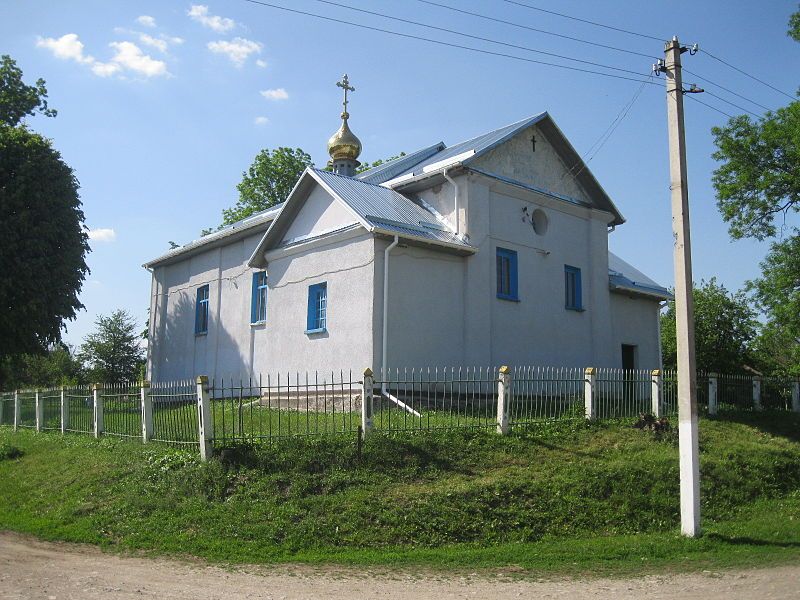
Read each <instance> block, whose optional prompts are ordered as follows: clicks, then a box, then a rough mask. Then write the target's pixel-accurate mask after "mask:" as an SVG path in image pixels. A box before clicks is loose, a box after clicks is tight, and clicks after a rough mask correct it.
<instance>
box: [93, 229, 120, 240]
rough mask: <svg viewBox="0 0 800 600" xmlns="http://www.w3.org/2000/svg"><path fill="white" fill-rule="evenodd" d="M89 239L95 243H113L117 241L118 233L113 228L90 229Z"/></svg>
mask: <svg viewBox="0 0 800 600" xmlns="http://www.w3.org/2000/svg"><path fill="white" fill-rule="evenodd" d="M89 239H90V240H92V241H95V242H113V241H114V240H116V239H117V232H116V231H114V230H113V229H111V228H104V227H100V228H98V229H90V230H89Z"/></svg>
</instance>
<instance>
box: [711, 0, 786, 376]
mask: <svg viewBox="0 0 800 600" xmlns="http://www.w3.org/2000/svg"><path fill="white" fill-rule="evenodd" d="M788 34H789V35H790V36H791V37H792V38H794V39H795V40H797V41H798V42H800V11H797V12H795V13H794V14H793V15H792V16H791V17H790V19H789V31H788ZM712 133H713V135H714V143H715V144H716V147H717V149H716V151H715V152H714V154H713V156H714V158H715V159H716V160H718V161H720V162H721V165H720V166H719V167H718V168H717V169H716V171H715V172H714V177H713V182H714V187H715V189H716V193H717V206H718V207H719V210H720V212H721V213H722V216H723V218H724V219H725V221H726V222H727V223H728V224H729V233H730V235H731V237H732V238H733V239H740V238H743V237H751V238H755V239H758V240H764V239H768V238H771V237H775V236H776V235H778V234H779V233H780V234H781V235H782V236H783V235H785V236H786V237H782V239H780V240H779V241H777V242H774V243H773V244H772V246H771V248H770V250H769V252H768V254H767V257H766V259H765V260H764V261H763V262H762V263H761V269H762V275H761V277H760V278H757V279H756V280H754V281H752V282H749V284H748V287H749V289H750V290H751V291H752V292H753V293H754V297H755V300H756V302H757V303H758V305H759V307H760V308H761V309H762V310H763V311H764V313H765V316H766V321H767V326H766V327H764V330H763V332H762V334H761V336H760V338H759V341H758V344H757V346H758V348H759V355H760V360H761V362H762V364H765V365H767V368H771V367H772V368H778V369H780V370H782V371H787V370H788V371H798V370H800V362H797V359H798V358H800V259H798V252H799V251H800V239H799V236H800V230H798V229H796V228H794V229H792V230H791V231H789V232H788V233H787V232H786V231H785V230H784V227H783V223H785V222H786V219H787V217H791V216H792V215H795V214H796V213H798V212H800V101H798V100H795V101H793V102H791V103H789V105H788V106H785V107H783V108H780V109H778V110H776V111H774V112H772V111H769V112H767V113H765V115H764V116H763V117H761V118H759V119H756V120H752V119H750V117H748V116H745V115H742V116H737V117H733V118H732V119H730V121H728V124H727V125H726V126H725V127H715V128H713V129H712ZM779 216H780V217H782V222H781V224H780V225H781V226H780V227H778V225H777V224H776V217H779ZM770 351H772V352H774V353H775V356H773V357H770V356H767V355H766V354H765V353H766V352H770ZM770 365H771V367H770Z"/></svg>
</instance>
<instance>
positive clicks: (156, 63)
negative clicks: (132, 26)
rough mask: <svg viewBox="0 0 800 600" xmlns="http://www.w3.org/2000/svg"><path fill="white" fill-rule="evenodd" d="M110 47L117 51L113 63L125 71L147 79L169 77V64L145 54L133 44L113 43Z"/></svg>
mask: <svg viewBox="0 0 800 600" xmlns="http://www.w3.org/2000/svg"><path fill="white" fill-rule="evenodd" d="M109 46H111V47H112V48H114V50H116V51H117V53H116V54H115V55H114V57H113V58H112V59H111V62H112V63H115V64H117V65H119V66H120V67H122V68H124V69H128V70H130V71H133V72H135V73H139V74H140V75H144V76H145V77H157V76H160V75H169V71H167V63H165V62H164V61H162V60H156V59H154V58H152V57H151V56H149V55H147V54H145V53H144V52H142V49H141V48H139V46H137V45H136V44H134V43H133V42H111V43H110V44H109Z"/></svg>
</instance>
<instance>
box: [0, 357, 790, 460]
mask: <svg viewBox="0 0 800 600" xmlns="http://www.w3.org/2000/svg"><path fill="white" fill-rule="evenodd" d="M677 383H678V382H677V375H676V373H675V372H674V371H665V372H663V373H662V372H659V371H646V370H623V369H612V368H599V369H584V368H577V367H571V368H567V367H535V366H530V367H515V368H513V369H507V368H502V369H499V368H494V367H474V368H466V367H461V368H458V367H456V368H424V369H402V370H401V369H392V370H389V371H387V372H386V373H385V374H381V375H379V376H374V375H372V372H371V371H369V370H367V371H366V372H365V373H364V375H363V377H356V376H354V375H353V373H351V372H345V371H339V372H326V373H321V372H316V373H314V374H313V375H312V374H311V373H308V374H303V375H301V374H298V373H292V374H287V373H283V374H279V375H267V376H265V377H258V378H249V379H246V380H243V379H218V380H212V381H210V382H209V381H208V380H207V379H206V378H198V379H197V380H180V381H169V382H157V383H153V384H152V385H150V384H147V383H118V384H110V385H105V386H96V387H95V386H88V385H77V386H69V387H63V388H48V389H41V390H38V391H37V390H19V391H17V392H2V393H0V425H16V426H17V427H21V428H31V429H33V428H36V429H38V430H59V429H61V430H62V431H64V432H73V433H81V434H94V435H112V436H120V437H126V438H131V439H139V440H143V441H151V440H152V441H157V442H163V443H168V444H173V445H181V446H194V447H199V449H200V453H201V455H202V456H204V457H206V456H208V455H209V453H211V452H213V448H214V447H217V448H221V447H225V446H229V445H232V444H238V443H242V442H245V443H264V442H269V441H272V440H280V439H285V438H289V437H298V436H318V437H322V436H332V435H352V436H358V437H360V436H362V435H367V434H368V433H369V432H370V431H380V432H416V431H434V430H449V429H483V430H496V431H498V432H501V433H507V432H508V431H510V430H512V429H513V428H515V427H516V428H519V427H525V426H528V425H533V424H536V423H542V422H547V421H555V420H570V419H572V420H577V419H585V418H597V419H619V418H635V417H637V416H639V415H640V414H641V413H655V414H658V415H666V416H669V417H672V416H674V415H676V414H677ZM696 383H697V399H698V409H699V411H700V414H717V413H719V412H724V411H731V410H766V411H769V410H779V411H787V410H794V411H798V412H800V382H799V381H798V380H797V379H796V378H787V377H765V378H763V379H762V378H760V377H757V376H753V375H750V374H720V375H716V374H706V373H698V374H697V378H696ZM656 394H657V396H655V397H654V395H656ZM95 398H96V399H97V406H95ZM501 400H502V401H501ZM37 413H38V418H37ZM62 415H63V423H62Z"/></svg>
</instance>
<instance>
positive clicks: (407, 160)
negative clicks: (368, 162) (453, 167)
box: [356, 142, 446, 184]
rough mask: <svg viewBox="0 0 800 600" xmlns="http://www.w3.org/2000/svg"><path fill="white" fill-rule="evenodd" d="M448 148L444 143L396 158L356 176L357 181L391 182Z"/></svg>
mask: <svg viewBox="0 0 800 600" xmlns="http://www.w3.org/2000/svg"><path fill="white" fill-rule="evenodd" d="M445 148H446V146H445V145H444V143H443V142H439V143H438V144H434V145H433V146H428V147H427V148H423V149H422V150H417V151H416V152H412V153H411V154H406V155H405V156H401V157H400V158H396V159H395V160H390V161H388V162H385V163H383V164H382V165H378V166H377V167H373V168H371V169H369V170H367V171H364V172H363V173H359V174H358V175H356V179H358V180H360V181H364V182H366V183H375V184H380V183H383V182H384V181H389V180H390V179H394V178H395V177H396V176H397V175H399V174H400V173H403V172H404V171H407V170H408V169H411V168H413V167H414V165H416V164H418V163H420V162H422V161H423V160H426V159H428V158H430V157H431V156H433V155H434V154H436V153H437V152H440V151H442V150H444V149H445Z"/></svg>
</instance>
